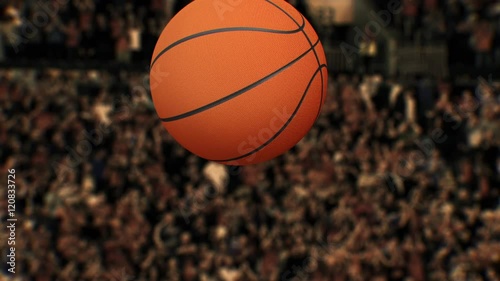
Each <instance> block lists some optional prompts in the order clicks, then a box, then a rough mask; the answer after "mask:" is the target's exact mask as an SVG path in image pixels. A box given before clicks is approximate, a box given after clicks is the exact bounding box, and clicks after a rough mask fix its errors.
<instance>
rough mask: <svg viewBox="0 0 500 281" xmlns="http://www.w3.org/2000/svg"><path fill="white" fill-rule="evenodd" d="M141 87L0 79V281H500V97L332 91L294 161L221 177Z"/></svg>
mask: <svg viewBox="0 0 500 281" xmlns="http://www.w3.org/2000/svg"><path fill="white" fill-rule="evenodd" d="M147 77H148V74H147V73H132V72H126V71H119V72H116V73H112V72H107V71H95V70H93V71H80V70H72V71H69V70H58V69H45V70H40V71H38V70H32V69H25V70H19V69H12V70H0V108H2V110H1V111H0V124H1V126H0V143H1V149H0V165H1V172H0V173H1V174H2V177H4V178H6V175H5V173H6V171H7V169H15V170H16V175H17V176H16V218H17V228H16V231H17V234H16V235H17V236H18V239H17V240H16V245H15V247H16V250H15V251H16V274H15V275H12V274H11V273H9V272H7V271H6V269H7V267H8V265H7V264H6V262H5V260H4V259H5V255H3V254H2V258H1V259H2V271H3V272H2V275H0V276H2V277H0V279H1V278H3V280H15V281H28V280H29V281H52V280H60V281H80V280H85V281H100V280H137V281H155V280H158V281H159V280H169V281H175V280H185V281H195V280H196V281H252V280H256V281H257V280H258V281H266V280H269V281H271V280H275V281H283V280H311V281H336V280H339V281H340V280H342V281H358V280H359V281H364V280H377V281H384V280H386V281H390V280H407V281H409V280H412V281H431V280H435V281H442V280H454V281H465V280H474V281H480V280H483V281H487V280H488V281H495V280H500V176H499V175H500V154H499V144H500V121H499V120H500V118H499V116H500V96H499V85H498V84H495V83H493V82H490V81H487V80H478V81H476V83H474V85H471V86H468V87H463V86H461V85H459V84H456V83H454V82H453V81H444V80H443V81H436V80H433V79H432V78H429V77H419V78H418V79H415V80H414V81H408V82H405V83H402V82H401V80H399V79H396V78H390V77H382V76H379V75H365V76H351V75H338V76H336V77H331V78H330V83H329V88H328V96H327V99H326V102H325V105H324V107H323V109H322V112H321V115H320V117H319V118H318V120H317V122H316V123H315V126H314V127H313V129H312V130H311V131H310V133H309V134H308V135H307V136H306V137H305V138H304V139H303V140H302V141H301V142H300V143H299V144H298V145H297V146H296V147H294V148H293V149H292V150H290V151H289V152H287V153H286V154H285V155H283V156H280V157H278V158H276V159H274V160H271V161H268V162H265V163H262V164H258V165H252V166H245V167H226V166H223V165H220V164H217V163H212V162H207V161H204V160H203V159H200V158H198V157H196V156H194V155H192V154H190V153H189V152H188V151H186V150H185V149H183V148H181V147H180V146H179V145H178V144H177V143H176V142H175V141H174V140H173V139H172V137H171V136H170V135H169V134H168V133H167V132H166V130H165V129H164V128H163V126H162V124H161V122H159V120H158V117H157V116H156V113H155V111H154V108H153V106H152V103H151V100H150V97H149V94H148V89H147V86H145V85H147V83H146V84H144V82H145V81H147ZM6 205H7V197H6V196H2V197H1V198H0V219H1V220H2V221H5V220H6V216H7V213H6V210H7V206H6ZM6 235H8V233H7V231H1V232H0V238H1V239H0V240H2V241H7V240H6V239H7V238H6ZM0 247H1V252H2V253H5V250H6V248H5V247H6V244H4V243H2V244H1V245H0ZM11 277H12V278H11Z"/></svg>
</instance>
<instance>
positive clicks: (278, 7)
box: [266, 0, 323, 75]
mask: <svg viewBox="0 0 500 281" xmlns="http://www.w3.org/2000/svg"><path fill="white" fill-rule="evenodd" d="M266 2H268V3H270V4H271V5H273V6H274V7H276V8H277V9H279V10H280V11H282V12H283V13H284V14H285V15H287V16H288V17H289V18H290V19H291V20H292V21H293V22H294V23H295V24H296V25H297V26H300V25H299V23H298V22H297V21H296V20H295V19H294V18H293V17H292V16H291V15H290V14H289V13H287V12H286V11H285V10H283V9H282V8H281V7H280V6H278V5H276V4H275V3H274V2H272V1H270V0H266ZM300 16H301V17H302V20H304V16H302V15H300ZM301 31H302V34H303V35H304V37H305V38H306V40H307V42H309V45H310V46H311V47H312V42H311V39H309V37H308V36H307V34H306V32H305V31H304V29H302V30H301ZM318 40H319V38H318ZM313 52H314V56H315V57H316V62H317V63H318V66H319V65H320V64H321V63H320V61H319V56H318V54H317V53H316V50H313ZM321 75H323V74H321Z"/></svg>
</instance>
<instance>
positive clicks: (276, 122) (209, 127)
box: [150, 0, 328, 165]
mask: <svg viewBox="0 0 500 281" xmlns="http://www.w3.org/2000/svg"><path fill="white" fill-rule="evenodd" d="M151 73H152V74H151V77H150V79H151V82H150V83H151V93H152V98H153V102H154V104H155V108H156V111H157V114H158V116H159V117H160V119H161V120H162V122H163V125H164V127H165V128H166V130H167V131H168V132H169V133H170V134H171V135H172V136H173V137H174V139H175V140H176V141H177V142H178V143H179V144H181V145H182V146H183V147H184V148H186V149H187V150H189V151H191V152H192V153H194V154H196V155H198V156H200V157H202V158H205V159H208V160H212V161H216V162H221V163H224V164H228V165H248V164H255V163H259V162H263V161H267V160H270V159H272V158H274V157H276V156H278V155H280V154H282V153H284V152H286V151H287V150H289V149H290V148H291V147H293V146H294V145H295V144H296V143H297V142H298V141H300V139H302V138H303V137H304V135H305V134H307V132H308V131H309V130H310V128H311V126H312V125H313V123H314V121H315V120H316V118H317V117H318V115H319V112H320V110H321V106H322V104H323V102H324V100H325V95H326V86H327V80H328V79H327V70H326V59H325V55H324V51H323V47H322V45H321V43H320V42H319V38H318V36H317V34H316V32H315V31H314V30H313V28H312V26H311V25H310V24H309V23H308V22H307V20H306V19H305V18H304V17H303V16H302V15H301V14H300V13H299V12H298V11H297V10H295V8H293V7H292V6H291V5H290V4H288V3H286V2H285V1H282V0H273V1H270V0H215V1H214V0H195V1H194V2H192V3H190V4H189V5H188V6H186V7H185V8H184V9H183V10H181V11H180V12H179V13H178V14H177V15H176V16H175V17H174V18H173V19H172V20H171V21H170V22H169V24H168V25H167V26H166V27H165V29H164V30H163V32H162V34H161V36H160V38H159V40H158V43H157V45H156V47H155V50H154V53H153V56H152V63H151ZM153 73H163V74H164V75H154V76H153Z"/></svg>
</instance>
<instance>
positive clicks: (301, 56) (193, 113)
mask: <svg viewBox="0 0 500 281" xmlns="http://www.w3.org/2000/svg"><path fill="white" fill-rule="evenodd" d="M318 43H319V40H318V41H317V42H316V43H315V44H314V46H313V47H312V48H309V49H308V50H307V51H305V52H304V53H303V54H301V55H300V56H298V57H297V58H295V59H293V60H292V61H291V62H289V63H287V64H285V65H284V66H282V67H280V68H279V69H278V70H275V71H274V72H272V73H271V74H268V75H267V76H265V77H263V78H261V79H259V80H257V81H256V82H254V83H252V84H250V85H248V86H246V87H244V88H242V89H240V90H238V91H236V92H234V93H232V94H230V95H227V96H225V97H223V98H220V99H218V100H216V101H214V102H211V103H209V104H206V105H204V106H202V107H199V108H197V109H194V110H191V111H188V112H185V113H182V114H179V115H176V116H172V117H167V118H160V120H161V121H163V122H172V121H176V120H179V119H183V118H186V117H189V116H192V115H195V114H198V113H200V112H203V111H205V110H208V109H210V108H212V107H215V106H218V105H220V104H222V103H224V102H226V101H228V100H231V99H233V98H235V97H237V96H239V95H241V94H243V93H245V92H247V91H249V90H251V89H253V88H255V87H257V86H259V85H260V84H262V83H264V82H266V81H267V80H269V79H271V78H272V77H274V76H275V75H277V74H279V73H280V72H282V71H283V70H285V69H287V68H289V67H290V66H292V65H293V64H295V63H296V62H298V61H299V60H300V59H302V58H303V57H304V56H306V55H307V54H308V53H309V52H311V50H313V49H314V47H315V46H316V44H318Z"/></svg>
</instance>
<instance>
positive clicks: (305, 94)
mask: <svg viewBox="0 0 500 281" xmlns="http://www.w3.org/2000/svg"><path fill="white" fill-rule="evenodd" d="M324 67H325V68H326V64H322V65H320V66H319V67H318V68H317V69H316V71H315V72H314V74H313V76H312V77H311V80H309V83H308V84H307V87H306V89H305V90H304V93H303V94H302V97H301V98H300V101H299V103H298V104H297V107H295V110H294V111H293V113H292V115H291V116H290V118H288V120H287V121H286V123H285V124H284V125H283V127H281V129H279V131H278V132H276V134H274V135H273V136H272V137H271V138H270V139H268V140H267V141H266V142H265V143H263V144H262V145H260V146H259V147H257V148H255V149H254V150H252V151H250V152H248V153H246V154H243V155H241V156H238V157H234V158H230V159H223V160H212V159H207V160H209V161H214V162H229V161H235V160H240V159H242V158H245V157H248V156H250V155H252V154H254V153H256V152H258V151H260V150H262V149H263V148H264V147H266V146H267V145H268V144H270V143H271V142H272V141H274V140H275V139H276V138H277V137H278V136H279V135H280V134H281V133H282V132H283V131H284V130H285V129H286V128H287V127H288V125H289V124H290V123H291V122H292V120H293V118H294V117H295V115H297V112H298V111H299V109H300V107H301V106H302V103H303V102H304V99H305V98H306V96H307V93H308V92H309V88H310V87H311V85H312V82H313V81H314V78H315V77H316V75H317V74H318V72H321V71H322V69H323V68H324Z"/></svg>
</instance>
